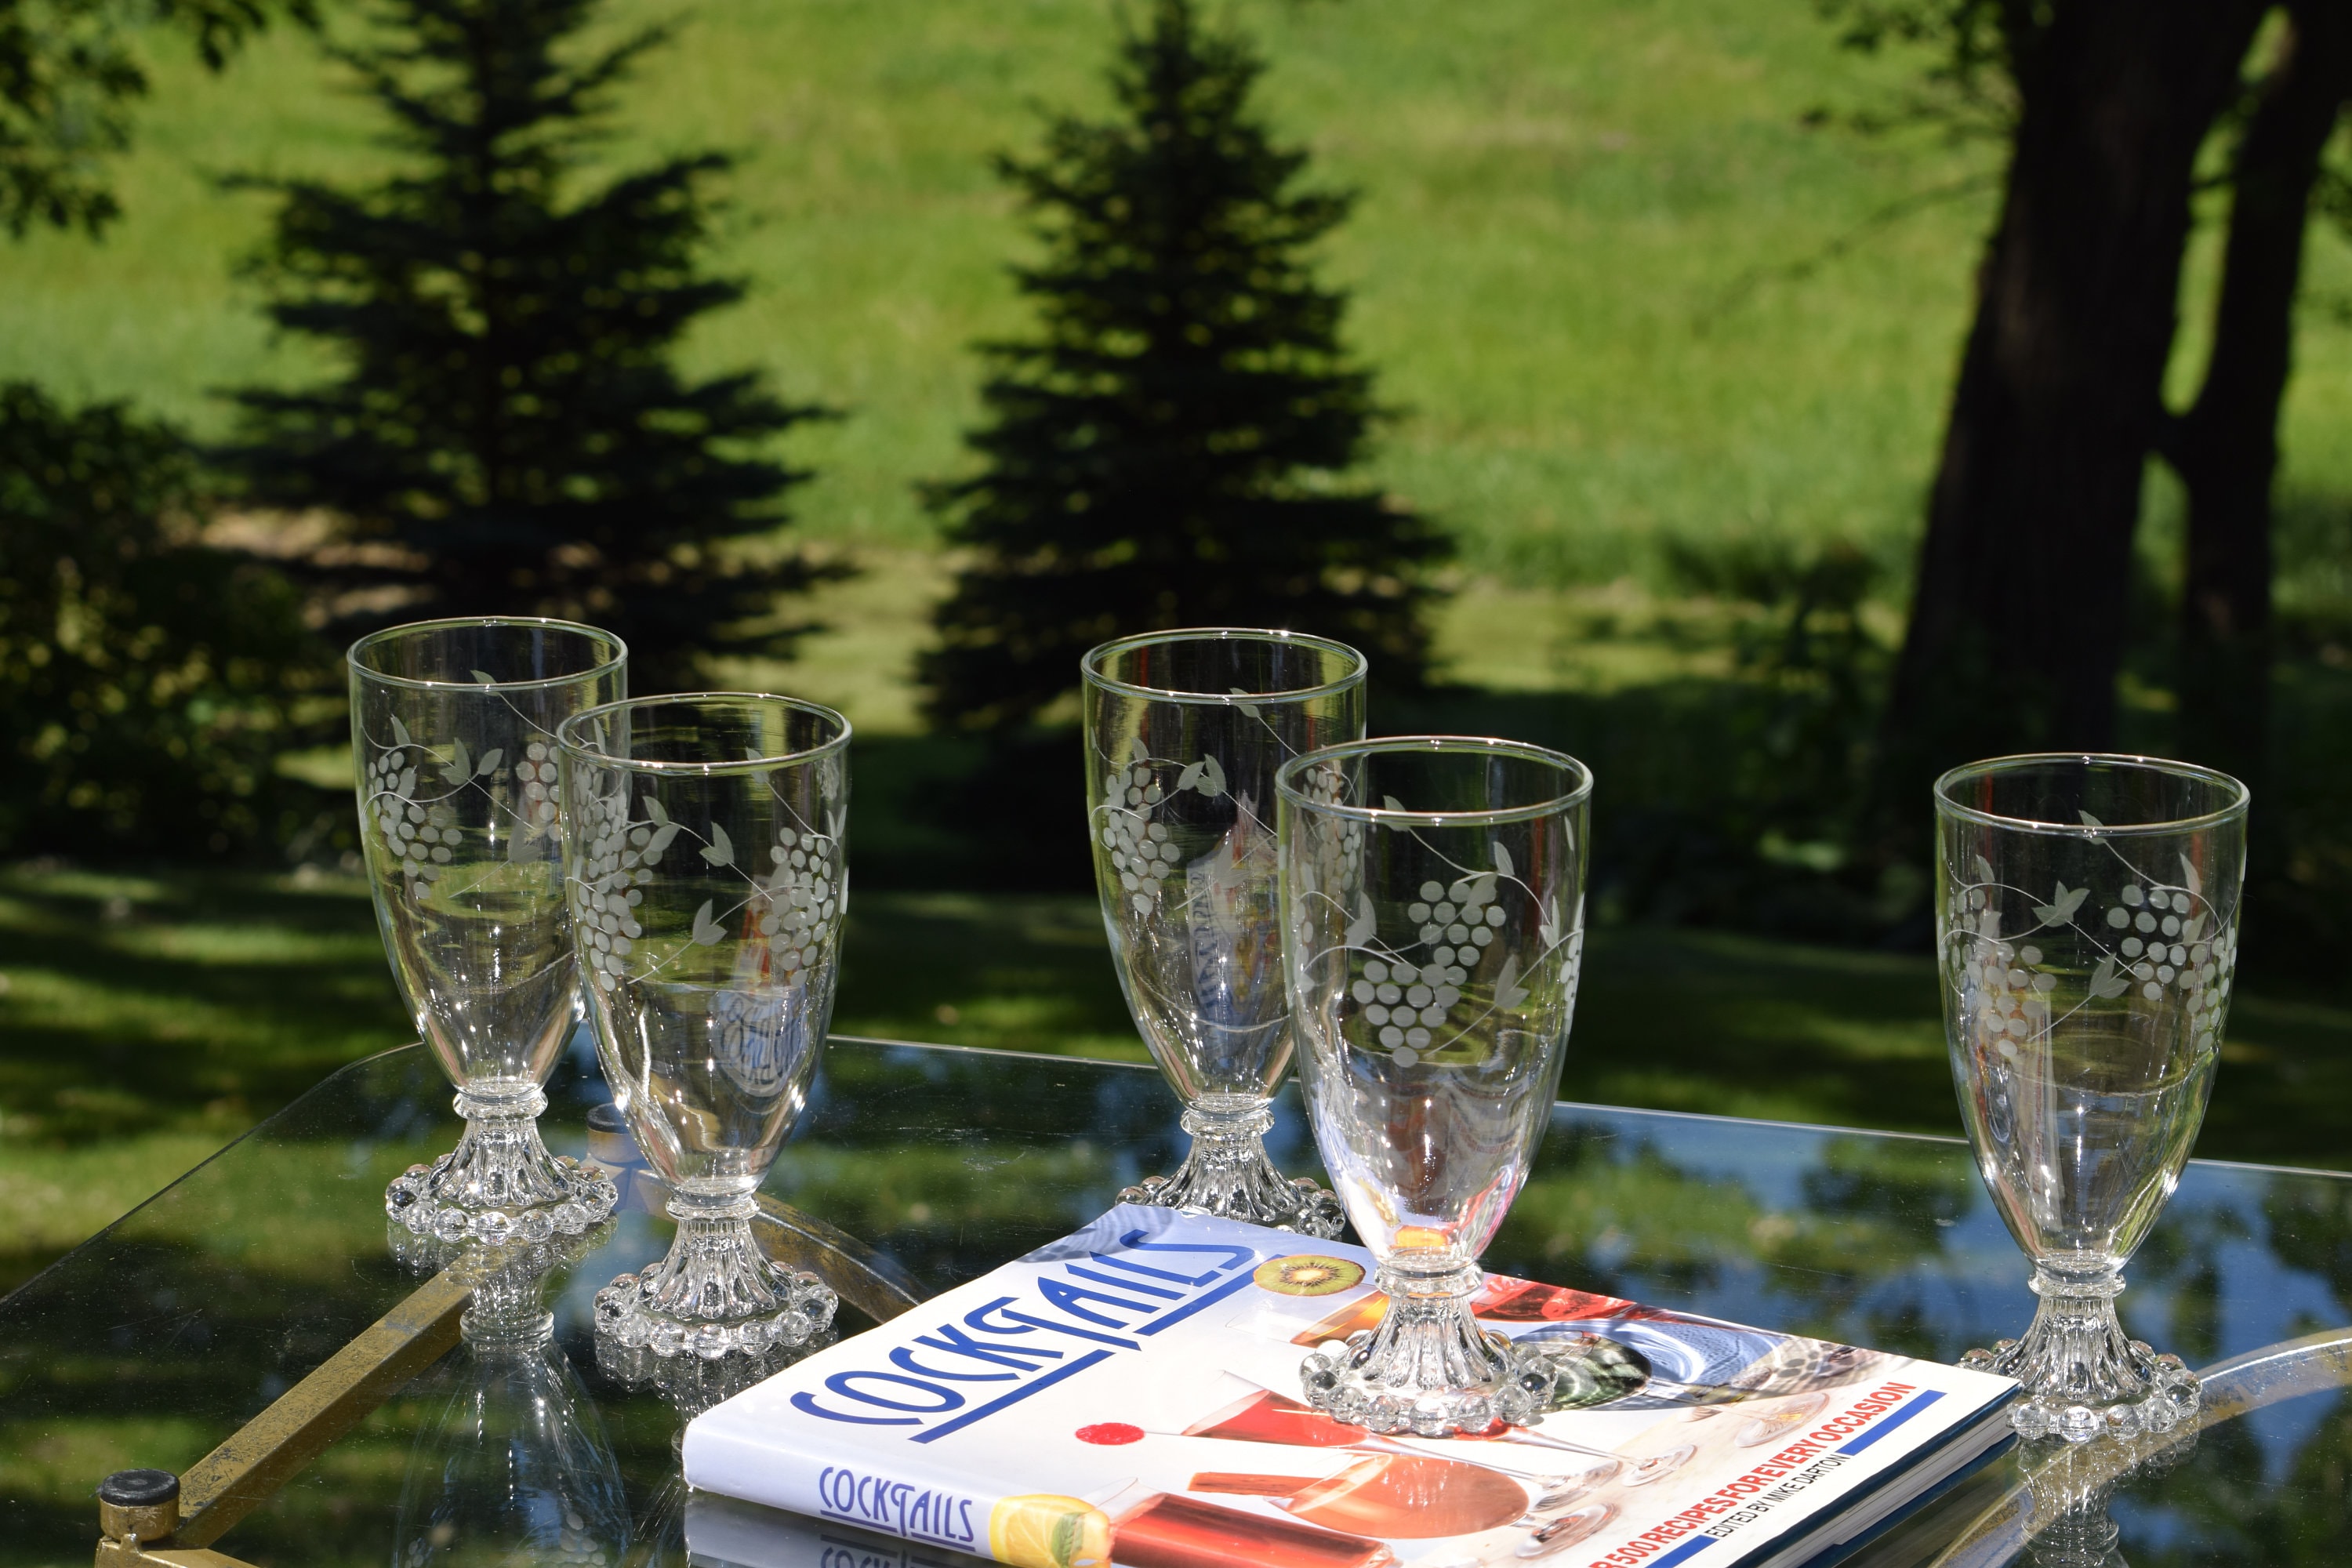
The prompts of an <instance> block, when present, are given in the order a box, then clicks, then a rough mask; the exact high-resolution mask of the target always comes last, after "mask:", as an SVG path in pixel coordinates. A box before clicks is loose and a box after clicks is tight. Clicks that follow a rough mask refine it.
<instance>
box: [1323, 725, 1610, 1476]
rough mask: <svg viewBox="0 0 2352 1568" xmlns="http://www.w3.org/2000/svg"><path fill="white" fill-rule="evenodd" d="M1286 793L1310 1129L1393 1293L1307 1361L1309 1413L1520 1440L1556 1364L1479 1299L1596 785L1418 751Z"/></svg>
mask: <svg viewBox="0 0 2352 1568" xmlns="http://www.w3.org/2000/svg"><path fill="white" fill-rule="evenodd" d="M1277 784H1278V786H1279V788H1280V791H1281V797H1282V806H1281V843H1282V874H1283V883H1282V897H1283V917H1284V924H1283V928H1282V937H1283V951H1284V954H1285V957H1286V963H1287V970H1288V973H1289V980H1290V989H1291V996H1292V1002H1293V1005H1294V1007H1295V1009H1296V1016H1297V1021H1298V1034H1299V1077H1300V1079H1301V1081H1302V1083H1303V1084H1304V1086H1305V1088H1306V1091H1307V1117H1308V1120H1309V1121H1310V1122H1311V1123H1312V1124H1313V1126H1314V1129H1315V1141H1316V1143H1317V1145H1318V1147H1319V1148H1320V1149H1321V1150H1322V1152H1323V1163H1324V1166H1325V1168H1326V1169H1328V1171H1329V1172H1330V1173H1331V1181H1332V1184H1333V1185H1334V1186H1335V1187H1337V1188H1338V1189H1339V1201H1340V1202H1341V1203H1342V1204H1344V1205H1347V1211H1348V1217H1349V1219H1350V1220H1352V1221H1354V1222H1355V1226H1356V1234H1357V1235H1358V1236H1360V1237H1362V1238H1363V1241H1364V1245H1365V1246H1367V1247H1370V1249H1371V1251H1372V1254H1373V1256H1374V1257H1375V1258H1378V1259H1379V1264H1380V1267H1379V1271H1378V1272H1377V1273H1376V1274H1375V1276H1374V1280H1375V1282H1376V1283H1377V1284H1378V1285H1379V1286H1380V1288H1381V1289H1382V1290H1383V1291H1384V1292H1386V1294H1387V1297H1388V1305H1387V1308H1386V1310H1384V1311H1383V1312H1382V1314H1381V1321H1380V1323H1379V1325H1378V1326H1377V1327H1376V1328H1370V1329H1365V1330H1360V1331H1358V1332H1356V1333H1355V1334H1353V1335H1350V1336H1349V1338H1348V1340H1347V1341H1346V1342H1342V1343H1337V1344H1327V1345H1325V1346H1323V1347H1321V1348H1320V1349H1318V1350H1317V1351H1316V1352H1313V1353H1311V1354H1309V1355H1308V1357H1307V1363H1306V1365H1305V1366H1304V1367H1303V1368H1302V1369H1301V1371H1300V1381H1301V1384H1302V1385H1303V1386H1304V1388H1305V1391H1306V1396H1307V1401H1308V1403H1310V1404H1312V1405H1315V1406H1316V1407H1317V1408H1318V1409H1322V1410H1328V1411H1329V1412H1330V1413H1331V1414H1332V1415H1334V1416H1336V1417H1337V1418H1338V1419H1339V1420H1341V1421H1344V1422H1346V1423H1348V1424H1349V1425H1350V1426H1362V1427H1365V1428H1367V1429H1368V1430H1370V1431H1374V1432H1398V1431H1412V1432H1414V1433H1418V1434H1420V1435H1422V1436H1444V1435H1445V1434H1447V1433H1450V1432H1482V1431H1485V1430H1486V1429H1488V1428H1489V1427H1491V1426H1493V1425H1494V1424H1495V1423H1496V1422H1497V1421H1501V1422H1504V1423H1507V1424H1508V1425H1511V1426H1522V1425H1525V1424H1526V1423H1527V1422H1528V1421H1529V1420H1531V1419H1533V1418H1534V1417H1535V1416H1537V1415H1539V1414H1540V1413H1541V1412H1542V1410H1543V1409H1545V1408H1546V1407H1547V1405H1548V1404H1549V1399H1550V1397H1551V1394H1552V1391H1553V1389H1554V1386H1555V1384H1556V1382H1557V1369H1556V1368H1554V1367H1553V1365H1552V1364H1551V1363H1550V1361H1549V1353H1548V1352H1547V1351H1546V1350H1545V1349H1543V1348H1542V1347H1540V1346H1535V1345H1517V1344H1514V1343H1513V1342H1511V1341H1510V1340H1507V1339H1506V1338H1504V1337H1503V1336H1502V1335H1500V1334H1498V1333H1495V1332H1493V1331H1489V1330H1486V1329H1482V1328H1480V1327H1479V1326H1478V1325H1477V1324H1476V1323H1475V1321H1473V1320H1472V1317H1471V1310H1470V1309H1471V1299H1472V1298H1473V1297H1474V1296H1475V1294H1476V1293H1477V1290H1478V1287H1479V1283H1480V1276H1479V1272H1478V1255H1479V1253H1480V1252H1482V1251H1483V1250H1485V1248H1486V1243H1487V1240H1488V1239H1489V1238H1490V1237H1493V1235H1494V1234H1495V1227H1496V1226H1498V1225H1500V1224H1501V1223H1502V1220H1503V1215H1505V1213H1507V1211H1508V1210H1509V1208H1510V1206H1511V1200H1512V1199H1513V1198H1515V1197H1517V1195H1518V1191H1519V1188H1520V1186H1521V1185H1522V1184H1525V1182H1526V1180H1527V1176H1528V1166H1529V1164H1530V1163H1531V1162H1532V1161H1533V1159H1534V1157H1535V1152H1536V1150H1537V1148H1538V1146H1539V1144H1540V1142H1541V1141H1542V1137H1543V1131H1544V1129H1545V1127H1546V1126H1547V1125H1548V1124H1549V1121H1550V1117H1551V1106H1552V1099H1553V1095H1554V1093H1555V1091H1556V1090H1557V1089H1558V1088H1559V1072H1560V1062H1561V1058H1562V1057H1563V1056H1564V1055H1565V1047H1566V1045H1567V1040H1568V1031H1569V1025H1570V1019H1571V1017H1572V1016H1573V1014H1574V1012H1575V1005H1576V984H1577V976H1578V972H1579V969H1580V966H1581V963H1582V960H1583V951H1584V860H1585V856H1584V845H1585V842H1586V838H1585V833H1586V818H1585V814H1586V809H1587V803H1588V802H1589V801H1590V799H1591V794H1592V774H1591V771H1590V770H1589V769H1587V768H1586V767H1585V766H1584V764H1583V763H1580V762H1578V761H1576V760H1575V759H1574V758H1573V757H1567V756H1562V755H1561V754H1559V752H1549V751H1545V750H1544V749H1542V748H1541V747H1538V746H1527V745H1519V744H1517V743H1514V742H1507V741H1481V740H1462V739H1454V738H1448V737H1417V738H1406V739H1398V740H1384V741H1372V742H1364V743H1360V744H1357V745H1351V746H1337V747H1333V748H1330V749H1328V750H1326V751H1320V752H1311V753H1309V754H1307V756H1304V757H1301V758H1299V759H1298V760H1297V761H1296V762H1293V763H1289V764H1287V765H1286V766H1285V767H1284V768H1283V769H1282V770H1281V772H1280V773H1279V774H1278V775H1277Z"/></svg>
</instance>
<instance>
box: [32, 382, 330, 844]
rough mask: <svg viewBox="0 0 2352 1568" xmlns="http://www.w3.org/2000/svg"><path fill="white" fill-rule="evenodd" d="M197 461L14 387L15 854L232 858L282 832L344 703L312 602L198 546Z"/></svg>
mask: <svg viewBox="0 0 2352 1568" xmlns="http://www.w3.org/2000/svg"><path fill="white" fill-rule="evenodd" d="M196 500H197V496H196V491H195V486H194V464H193V461H192V459H191V457H190V454H189V451H188V448H187V447H186V445H185V443H184V441H183V440H182V439H181V438H180V437H179V436H178V435H177V434H175V433H174V432H173V431H172V430H171V429H170V428H169V427H167V426H161V425H153V424H148V423H145V422H142V421H141V420H139V419H138V418H136V417H134V416H131V414H129V413H128V412H126V411H125V409H124V408H123V406H122V405H119V404H107V405H98V406H95V407H90V408H85V409H81V410H79V411H72V410H68V409H66V408H63V407H61V406H59V405H57V404H55V403H53V402H51V401H50V400H49V399H48V398H47V397H46V396H45V395H42V394H41V393H40V392H39V391H38V390H37V388H35V387H33V386H30V385H28V384H24V383H21V382H19V383H9V384H0V735H5V746H6V753H5V754H6V756H7V759H8V760H7V766H6V770H5V773H0V847H5V849H7V850H8V851H10V852H13V853H18V854H27V853H34V852H38V851H49V852H59V853H68V854H71V855H74V856H77V857H81V858H104V857H106V856H107V855H109V854H113V853H120V852H121V851H123V850H148V849H152V850H161V851H165V852H169V853H173V854H194V855H203V854H206V853H213V854H217V853H220V852H222V851H225V850H228V849H230V848H232V847H239V846H242V845H245V844H247V843H249V842H252V841H254V840H256V839H257V838H260V837H263V836H264V835H265V834H266V833H268V832H272V831H275V830H277V829H278V827H279V826H281V824H280V823H279V822H278V820H277V819H276V818H277V813H278V810H280V809H281V808H282V807H283V805H284V801H283V799H282V798H281V795H280V786H279V785H278V784H277V783H276V781H275V780H274V778H273V775H272V773H271V772H270V763H271V760H272V757H273V756H274V754H275V753H276V752H277V751H278V748H279V747H280V746H281V745H283V744H284V743H285V742H286V739H287V737H288V732H289V725H290V723H291V719H292V715H293V711H294V708H295V705H296V704H297V703H298V702H299V699H300V698H301V697H302V695H303V694H304V693H305V692H306V691H310V690H313V689H320V688H321V687H323V686H326V685H327V684H328V683H329V681H330V679H331V677H330V676H329V675H328V674H327V673H326V672H325V671H323V670H322V669H321V668H320V662H321V661H320V658H318V655H317V650H316V646H315V644H314V643H313V642H312V640H311V638H310V634H309V633H308V632H306V631H305V630H304V628H303V626H302V624H301V619H300V616H299V603H298V600H297V597H296V595H295V594H294V592H293V590H292V588H291V587H290V586H289V584H287V583H286V582H285V581H284V579H283V578H281V577H279V576H278V574H275V573H273V572H271V571H269V570H268V568H266V567H264V566H262V565H260V564H258V563H254V562H252V561H250V560H248V559H246V558H244V557H242V556H240V555H237V554H235V553H232V552H226V551H222V550H215V549H211V548H207V547H206V546H205V545H203V544H201V543H199V542H194V540H193V539H192V538H191V537H190V536H189V535H190V532H191V525H190V521H189V519H190V514H191V512H192V510H193V508H194V503H195V501H196Z"/></svg>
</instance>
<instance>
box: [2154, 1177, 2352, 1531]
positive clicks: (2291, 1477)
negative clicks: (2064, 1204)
mask: <svg viewBox="0 0 2352 1568" xmlns="http://www.w3.org/2000/svg"><path fill="white" fill-rule="evenodd" d="M2263 1221H2264V1230H2265V1232H2266V1234H2263V1235H2261V1236H2260V1237H2257V1235H2256V1233H2255V1232H2254V1231H2253V1229H2252V1226H2250V1225H2249V1224H2248V1223H2247V1222H2246V1218H2245V1216H2243V1215H2241V1214H2239V1213H2238V1212H2237V1211H2235V1210H2231V1209H2200V1210H2191V1211H2189V1212H2187V1213H2179V1212H2176V1213H2175V1214H2172V1215H2167V1216H2166V1221H2165V1224H2164V1225H2162V1226H2159V1227H2158V1231H2157V1233H2156V1235H2155V1236H2154V1237H2150V1239H2149V1243H2148V1246H2147V1247H2146V1248H2144V1249H2143V1251H2142V1253H2141V1255H2140V1258H2138V1259H2137V1260H2136V1261H2135V1269H2136V1271H2137V1272H2139V1273H2141V1274H2142V1275H2143V1276H2147V1277H2156V1278H2163V1279H2168V1280H2169V1281H2171V1282H2172V1283H2173V1286H2174V1289H2175V1290H2176V1292H2178V1293H2179V1294H2178V1295H2177V1297H2176V1301H2175V1306H2174V1313H2173V1325H2172V1331H2173V1332H2174V1334H2175V1335H2176V1336H2178V1338H2179V1341H2180V1344H2181V1352H2182V1353H2183V1354H2184V1355H2187V1356H2189V1360H2190V1361H2191V1362H2192V1363H2194V1362H2196V1361H2198V1360H2200V1358H2206V1359H2210V1356H2211V1354H2212V1353H2214V1352H2215V1351H2217V1350H2218V1349H2219V1346H2218V1345H2217V1344H2215V1343H2213V1342H2211V1341H2210V1339H2209V1340H2208V1342H2206V1343H2204V1344H2202V1345H2200V1346H2199V1347H2198V1349H2197V1351H2196V1352H2193V1353H2192V1352H2191V1351H2190V1349H2189V1340H2190V1339H2191V1338H2192V1337H2193V1336H2195V1335H2196V1334H2197V1333H2199V1332H2200V1331H2204V1332H2207V1333H2209V1334H2210V1332H2211V1329H2210V1326H2209V1325H2212V1324H2218V1321H2219V1314H2220V1305H2219V1300H2220V1289H2221V1267H2222V1262H2221V1248H2222V1247H2223V1245H2224V1244H2225V1243H2228V1242H2231V1241H2246V1240H2256V1239H2259V1240H2262V1241H2263V1242H2266V1243H2267V1245H2268V1247H2269V1249H2270V1253H2271V1256H2272V1258H2273V1259H2275V1261H2276V1262H2277V1264H2278V1265H2279V1266H2280V1267H2282V1268H2297V1269H2303V1270H2305V1271H2306V1272H2309V1273H2311V1274H2315V1275H2316V1276H2318V1277H2319V1278H2320V1279H2323V1280H2325V1281H2326V1284H2327V1287H2328V1289H2329V1290H2331V1291H2332V1292H2333V1293H2334V1294H2335V1297H2336V1305H2337V1307H2338V1309H2339V1311H2340V1313H2341V1314H2342V1315H2341V1316H2339V1317H2338V1318H2337V1320H2336V1321H2337V1322H2339V1323H2340V1322H2342V1321H2345V1320H2346V1319H2347V1318H2352V1188H2347V1184H2343V1183H2339V1182H2326V1181H2316V1180H2313V1179H2310V1178H2307V1177H2303V1176H2294V1175H2280V1176H2277V1177H2274V1178H2273V1180H2272V1182H2271V1184H2270V1188H2269V1190H2268V1192H2266V1193H2265V1194H2263ZM2126 1300H2128V1298H2126ZM2329 1326H2332V1325H2327V1324H2322V1323H2316V1322H2306V1323H2302V1324H2297V1325H2294V1326H2293V1328H2292V1331H2293V1332H2296V1333H2301V1332H2305V1331H2313V1330H2316V1329H2320V1328H2323V1327H2329ZM2115 1511H2116V1517H2117V1519H2118V1520H2120V1521H2122V1522H2123V1524H2124V1528H2125V1545H2126V1552H2127V1554H2128V1555H2129V1557H2130V1559H2131V1561H2132V1563H2134V1564H2136V1565H2137V1568H2164V1565H2166V1564H2174V1563H2178V1564H2183V1565H2185V1564H2189V1563H2262V1564H2263V1565H2264V1568H2298V1565H2302V1564H2312V1565H2315V1568H2316V1565H2318V1564H2323V1563H2326V1564H2333V1563H2342V1562H2343V1561H2344V1560H2345V1558H2346V1555H2347V1547H2346V1541H2347V1532H2352V1394H2334V1395H2332V1396H2330V1397H2329V1401H2328V1406H2327V1409H2326V1414H2325V1415H2323V1416H2322V1417H2321V1418H2320V1420H2319V1423H2318V1425H2317V1426H2315V1427H2314V1428H2312V1429H2311V1431H2310V1432H2309V1434H2308V1435H2307V1436H2304V1437H2302V1438H2301V1440H2300V1442H2299V1445H2298V1446H2297V1447H2296V1449H2295V1451H2294V1453H2293V1454H2292V1455H2280V1454H2277V1453H2274V1452H2272V1451H2268V1450H2266V1449H2265V1447H2264V1446H2263V1442H2262V1439H2261V1436H2260V1435H2259V1434H2258V1433H2257V1431H2256V1429H2255V1427H2254V1426H2252V1425H2250V1424H2249V1423H2247V1422H2244V1421H2231V1422H2225V1423H2222V1424H2221V1425H2220V1426H2213V1427H2209V1428H2208V1429H2207V1430H2206V1431H2205V1433H2204V1435H2203V1437H2202V1439H2201V1441H2200V1443H2199V1445H2198V1450H2197V1457H2196V1459H2195V1461H2194V1462H2193V1463H2191V1464H2188V1465H2183V1466H2181V1467H2180V1468H2179V1469H2177V1470H2175V1471H2174V1472H2173V1473H2172V1474H2170V1475H2168V1476H2165V1477H2163V1478H2161V1479H2139V1480H2135V1481H2134V1482H2133V1483H2131V1484H2130V1485H2128V1486H2127V1487H2126V1488H2125V1489H2124V1490H2123V1491H2122V1492H2121V1493H2120V1494H2119V1495H2118V1497H2117V1500H2116V1509H2115Z"/></svg>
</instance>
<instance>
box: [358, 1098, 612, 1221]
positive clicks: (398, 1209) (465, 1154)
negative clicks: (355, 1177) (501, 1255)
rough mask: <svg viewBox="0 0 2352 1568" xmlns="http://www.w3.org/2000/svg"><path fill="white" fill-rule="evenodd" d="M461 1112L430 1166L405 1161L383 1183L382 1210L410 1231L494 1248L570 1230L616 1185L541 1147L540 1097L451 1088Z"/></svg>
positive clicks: (601, 1214)
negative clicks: (462, 1124)
mask: <svg viewBox="0 0 2352 1568" xmlns="http://www.w3.org/2000/svg"><path fill="white" fill-rule="evenodd" d="M546 1109H547V1096H546V1095H545V1094H544V1093H542V1092H541V1091H540V1090H539V1089H531V1090H530V1095H529V1096H528V1097H527V1098H524V1099H520V1100H512V1101H506V1102H502V1103H499V1104H496V1105H494V1106H493V1105H485V1104H484V1103H483V1097H482V1096H480V1095H478V1094H477V1093H475V1092H473V1091H470V1090H465V1089H461V1090H459V1091H458V1094H457V1114H459V1115H460V1116H463V1117H465V1118H466V1133H465V1136H464V1137H462V1138H460V1139H458V1140H457V1147H456V1148H455V1149H453V1150H451V1151H450V1152H448V1153H446V1154H444V1155H442V1156H441V1158H439V1159H438V1160H436V1161H435V1162H433V1163H432V1164H430V1165H411V1166H410V1167H409V1168H408V1169H407V1171H405V1172H404V1173H402V1174H400V1175H398V1176H395V1177H394V1178H393V1182H392V1185H391V1186H389V1187H387V1188H385V1189H384V1194H383V1210H384V1213H385V1214H387V1215H390V1216H392V1218H393V1219H394V1220H395V1221H397V1222H399V1223H400V1224H401V1225H402V1226H405V1227H406V1228H407V1229H408V1230H409V1231H410V1232H411V1233H412V1234H414V1235H416V1236H424V1237H433V1238H435V1239H436V1240H440V1241H478V1242H483V1243H487V1244H488V1245H490V1246H493V1247H498V1246H504V1245H505V1244H507V1243H509V1242H522V1243H531V1242H541V1241H545V1240H547V1239H548V1238H549V1237H552V1236H577V1235H579V1234H580V1233H581V1232H582V1231H583V1230H586V1229H587V1228H588V1227H589V1226H593V1225H595V1224H597V1223H598V1222H600V1221H602V1220H604V1219H605V1218H607V1217H608V1216H609V1215H611V1214H612V1212H613V1207H614V1205H615V1204H616V1203H618V1202H619V1201H620V1195H621V1194H620V1189H619V1188H618V1187H616V1186H614V1184H613V1179H612V1178H611V1177H610V1176H608V1175H606V1174H605V1173H604V1171H603V1170H602V1169H601V1168H600V1167H598V1166H595V1165H593V1164H583V1163H581V1162H579V1161H577V1160H574V1159H572V1158H571V1157H570V1156H568V1155H564V1156H558V1155H554V1154H551V1153H549V1152H547V1145H546V1144H545V1143H543V1142H541V1141H540V1136H539V1113H540V1112H541V1111H542V1110H546Z"/></svg>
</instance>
